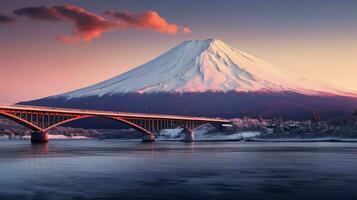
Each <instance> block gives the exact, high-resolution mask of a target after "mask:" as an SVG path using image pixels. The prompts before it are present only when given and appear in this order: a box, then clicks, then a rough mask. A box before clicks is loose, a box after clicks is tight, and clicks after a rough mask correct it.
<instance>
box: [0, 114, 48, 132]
mask: <svg viewBox="0 0 357 200" xmlns="http://www.w3.org/2000/svg"><path fill="white" fill-rule="evenodd" d="M0 116H3V117H5V118H7V119H10V120H12V121H14V122H16V123H18V124H20V125H22V126H25V127H27V128H29V129H31V130H33V131H41V130H42V128H40V127H39V126H37V125H35V124H33V123H31V122H29V121H27V120H25V119H22V118H20V117H18V116H16V115H12V114H9V113H6V112H0Z"/></svg>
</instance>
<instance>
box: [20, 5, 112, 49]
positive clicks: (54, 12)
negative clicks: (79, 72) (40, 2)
mask: <svg viewBox="0 0 357 200" xmlns="http://www.w3.org/2000/svg"><path fill="white" fill-rule="evenodd" d="M14 14H16V15H18V16H26V17H30V18H31V19H34V20H46V21H64V22H67V23H70V24H73V25H74V30H73V33H72V35H67V36H63V35H62V36H57V37H56V38H57V39H59V40H60V41H62V42H65V43H76V42H79V41H81V40H83V41H86V42H88V41H91V40H93V39H94V38H97V37H99V36H100V35H101V34H102V33H103V32H106V31H111V30H113V29H115V28H118V27H119V24H118V23H116V22H112V21H108V20H106V19H104V18H103V17H101V16H99V15H96V14H94V13H91V12H88V11H87V10H85V9H83V8H80V7H78V6H74V5H63V6H54V7H51V8H47V7H44V6H41V7H28V8H22V9H19V10H15V11H14Z"/></svg>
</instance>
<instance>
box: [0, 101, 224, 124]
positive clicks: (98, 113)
mask: <svg viewBox="0 0 357 200" xmlns="http://www.w3.org/2000/svg"><path fill="white" fill-rule="evenodd" d="M0 109H3V110H4V109H5V110H19V111H37V112H50V113H63V114H76V115H93V116H111V117H134V118H142V119H170V120H186V121H202V122H218V123H230V121H229V120H226V119H220V118H208V117H193V116H182V115H164V114H145V113H130V112H113V111H102V110H84V109H69V108H56V107H40V106H27V105H0Z"/></svg>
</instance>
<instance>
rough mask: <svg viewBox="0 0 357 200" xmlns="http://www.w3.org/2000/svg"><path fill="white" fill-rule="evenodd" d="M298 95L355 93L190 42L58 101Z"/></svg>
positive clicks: (214, 44)
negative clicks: (173, 95)
mask: <svg viewBox="0 0 357 200" xmlns="http://www.w3.org/2000/svg"><path fill="white" fill-rule="evenodd" d="M228 91H237V92H286V91H291V92H297V93H301V94H308V95H322V94H323V95H329V94H331V95H343V96H353V95H354V94H353V93H349V92H343V91H342V90H337V89H333V88H331V87H328V86H325V85H323V84H320V83H316V82H313V81H309V80H307V79H304V78H300V77H296V76H293V75H291V74H289V73H288V72H284V71H283V70H282V69H280V68H278V67H276V66H274V65H272V64H269V63H267V62H265V61H263V60H261V59H258V58H256V57H254V56H251V55H249V54H247V53H244V52H242V51H239V50H237V49H235V48H232V47H230V46H228V45H227V44H225V43H224V42H222V41H221V40H219V39H207V40H192V41H185V42H183V43H181V44H180V45H178V46H176V47H175V48H173V49H171V50H169V51H168V52H166V53H164V54H162V55H161V56H159V57H157V58H155V59H153V60H151V61H150V62H148V63H146V64H144V65H141V66H139V67H136V68H134V69H132V70H130V71H128V72H126V73H123V74H120V75H118V76H116V77H114V78H111V79H109V80H106V81H104V82H101V83H98V84H95V85H93V86H90V87H87V88H83V89H79V90H76V91H73V92H69V93H65V94H62V95H58V96H54V97H66V98H79V97H85V96H103V95H113V94H126V93H158V92H170V93H185V92H228Z"/></svg>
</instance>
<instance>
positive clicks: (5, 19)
mask: <svg viewBox="0 0 357 200" xmlns="http://www.w3.org/2000/svg"><path fill="white" fill-rule="evenodd" d="M13 22H16V19H15V18H14V17H10V16H6V15H1V14H0V24H9V23H13Z"/></svg>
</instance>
